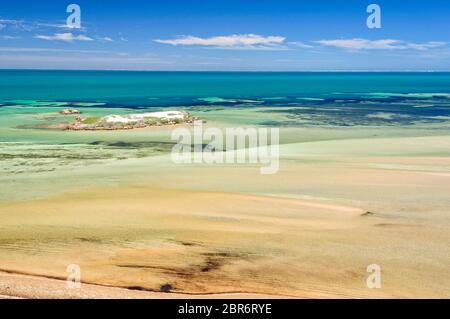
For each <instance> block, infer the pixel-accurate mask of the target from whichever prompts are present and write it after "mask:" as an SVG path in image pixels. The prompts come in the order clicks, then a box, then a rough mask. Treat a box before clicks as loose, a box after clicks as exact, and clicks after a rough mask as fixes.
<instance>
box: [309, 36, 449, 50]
mask: <svg viewBox="0 0 450 319" xmlns="http://www.w3.org/2000/svg"><path fill="white" fill-rule="evenodd" d="M316 43H319V44H322V45H325V46H331V47H335V48H340V49H347V50H354V51H359V50H405V49H414V50H420V51H425V50H428V49H432V48H438V47H441V46H444V45H445V44H446V43H445V42H438V41H429V42H426V43H412V42H407V41H402V40H395V39H381V40H368V39H361V38H354V39H336V40H320V41H316Z"/></svg>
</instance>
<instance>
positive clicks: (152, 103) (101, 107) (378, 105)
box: [0, 70, 450, 199]
mask: <svg viewBox="0 0 450 319" xmlns="http://www.w3.org/2000/svg"><path fill="white" fill-rule="evenodd" d="M65 108H75V109H78V110H80V111H81V112H82V114H83V116H86V117H90V116H94V117H98V116H103V115H107V114H127V113H137V112H148V111H152V110H155V111H157V110H164V109H166V110H167V109H182V110H185V111H189V112H191V113H192V114H193V115H195V116H198V117H200V118H201V119H204V120H206V121H207V122H208V123H210V125H215V124H217V125H221V126H224V125H226V126H233V127H236V126H254V125H257V126H270V127H279V128H282V129H283V131H282V132H281V136H280V143H281V144H289V143H298V142H305V141H306V142H307V141H316V140H329V139H338V138H342V139H345V138H350V139H353V138H367V137H377V136H378V137H379V136H384V137H392V136H394V137H395V136H430V135H436V136H437V135H448V133H449V132H450V73H264V72H253V73H251V72H248V73H240V72H232V73H231V72H230V73H226V72H125V71H124V72H121V71H18V70H3V71H0V182H1V183H3V185H10V186H11V189H18V187H25V188H26V187H27V185H28V184H29V183H30V179H32V178H33V176H34V175H33V174H34V173H36V174H40V173H48V172H53V171H60V170H73V169H78V168H80V167H93V166H92V165H96V164H104V163H106V162H112V161H122V160H125V159H139V158H146V157H149V156H154V155H159V154H168V153H169V152H170V150H171V148H172V147H173V145H174V143H175V142H174V141H172V140H171V139H170V130H158V129H154V130H153V129H152V130H151V131H142V130H136V131H114V132H110V131H101V132H73V131H62V130H58V129H48V128H45V127H47V126H48V125H49V124H58V123H62V122H72V121H74V119H75V116H62V115H60V114H59V113H58V112H59V111H61V110H63V109H65ZM96 167H98V166H96ZM94 171H95V170H94ZM94 171H93V172H94ZM105 176H106V175H105ZM19 177H21V178H23V181H21V180H20V179H18V178H19ZM57 177H58V176H57V175H55V180H57V181H58V182H62V181H63V180H61V179H58V178H57ZM105 178H110V177H109V176H106V177H105ZM36 181H39V179H37V180H36ZM66 181H69V179H66ZM78 181H79V179H77V178H75V177H74V179H73V180H71V183H72V184H74V183H76V182H78ZM35 190H43V191H44V188H42V186H40V187H36V188H35ZM1 195H2V196H0V197H1V198H3V199H10V198H12V197H13V196H15V193H14V192H4V193H3V194H1Z"/></svg>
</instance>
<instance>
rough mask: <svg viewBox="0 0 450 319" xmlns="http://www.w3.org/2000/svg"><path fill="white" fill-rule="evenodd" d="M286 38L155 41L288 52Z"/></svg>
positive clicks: (239, 36) (252, 36)
mask: <svg viewBox="0 0 450 319" xmlns="http://www.w3.org/2000/svg"><path fill="white" fill-rule="evenodd" d="M284 40H285V38H284V37H281V36H261V35H257V34H233V35H228V36H215V37H209V38H201V37H195V36H182V37H179V38H176V39H171V40H154V41H155V42H158V43H163V44H170V45H175V46H177V45H185V46H205V47H213V48H219V49H234V50H286V49H288V48H287V47H286V46H284V45H283V43H284Z"/></svg>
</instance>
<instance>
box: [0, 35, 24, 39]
mask: <svg viewBox="0 0 450 319" xmlns="http://www.w3.org/2000/svg"><path fill="white" fill-rule="evenodd" d="M0 39H3V40H15V39H20V37H16V36H12V35H2V36H0Z"/></svg>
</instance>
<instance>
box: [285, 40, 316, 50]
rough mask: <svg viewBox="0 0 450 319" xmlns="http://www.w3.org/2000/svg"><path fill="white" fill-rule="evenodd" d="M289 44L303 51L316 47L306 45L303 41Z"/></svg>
mask: <svg viewBox="0 0 450 319" xmlns="http://www.w3.org/2000/svg"><path fill="white" fill-rule="evenodd" d="M288 44H290V45H293V46H296V47H298V48H302V49H311V48H314V46H312V45H309V44H306V43H304V42H301V41H295V42H288Z"/></svg>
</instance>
